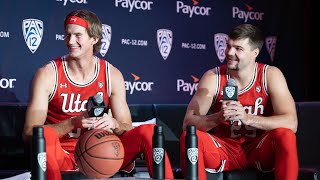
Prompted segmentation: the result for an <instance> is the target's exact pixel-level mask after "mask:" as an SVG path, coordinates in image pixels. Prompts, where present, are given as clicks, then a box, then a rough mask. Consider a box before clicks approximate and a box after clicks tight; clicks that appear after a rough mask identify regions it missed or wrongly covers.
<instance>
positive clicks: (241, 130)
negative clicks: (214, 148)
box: [231, 122, 257, 138]
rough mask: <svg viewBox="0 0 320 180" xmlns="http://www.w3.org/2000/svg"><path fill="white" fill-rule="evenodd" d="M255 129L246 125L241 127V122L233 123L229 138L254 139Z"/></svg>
mask: <svg viewBox="0 0 320 180" xmlns="http://www.w3.org/2000/svg"><path fill="white" fill-rule="evenodd" d="M256 135H257V129H256V128H254V127H251V126H248V125H242V123H241V122H238V123H233V124H232V126H231V138H236V137H239V136H247V137H252V138H253V137H256Z"/></svg>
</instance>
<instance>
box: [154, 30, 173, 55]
mask: <svg viewBox="0 0 320 180" xmlns="http://www.w3.org/2000/svg"><path fill="white" fill-rule="evenodd" d="M172 39H173V37H172V31H171V30H169V29H159V30H158V31H157V42H158V47H159V51H160V53H161V56H162V58H163V59H164V60H166V59H167V58H168V56H169V54H170V51H171V47H172Z"/></svg>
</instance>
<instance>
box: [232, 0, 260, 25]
mask: <svg viewBox="0 0 320 180" xmlns="http://www.w3.org/2000/svg"><path fill="white" fill-rule="evenodd" d="M245 5H246V7H247V9H248V11H243V10H240V9H239V8H238V7H232V17H233V18H238V19H244V22H247V21H248V20H256V21H262V20H263V15H264V12H254V11H252V9H253V8H252V7H251V6H249V5H247V4H245Z"/></svg>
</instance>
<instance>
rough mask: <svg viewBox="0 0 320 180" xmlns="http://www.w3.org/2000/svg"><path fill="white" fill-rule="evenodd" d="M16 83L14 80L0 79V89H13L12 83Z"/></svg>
mask: <svg viewBox="0 0 320 180" xmlns="http://www.w3.org/2000/svg"><path fill="white" fill-rule="evenodd" d="M15 81H17V80H16V79H6V78H1V79H0V88H2V89H7V88H14V84H13V82H15Z"/></svg>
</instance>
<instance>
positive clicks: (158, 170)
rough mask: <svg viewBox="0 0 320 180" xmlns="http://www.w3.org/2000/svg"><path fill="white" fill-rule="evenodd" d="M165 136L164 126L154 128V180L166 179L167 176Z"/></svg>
mask: <svg viewBox="0 0 320 180" xmlns="http://www.w3.org/2000/svg"><path fill="white" fill-rule="evenodd" d="M164 142H165V138H164V134H163V129H162V126H159V125H156V126H154V131H153V137H152V157H153V161H152V178H153V179H164V178H165V177H164V174H165V160H164V155H165V154H164V153H165V147H164Z"/></svg>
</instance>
